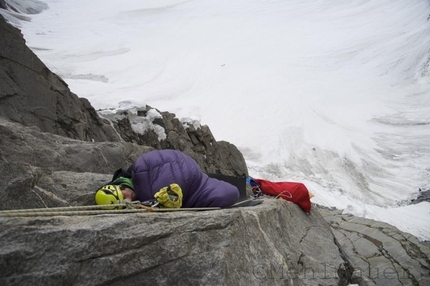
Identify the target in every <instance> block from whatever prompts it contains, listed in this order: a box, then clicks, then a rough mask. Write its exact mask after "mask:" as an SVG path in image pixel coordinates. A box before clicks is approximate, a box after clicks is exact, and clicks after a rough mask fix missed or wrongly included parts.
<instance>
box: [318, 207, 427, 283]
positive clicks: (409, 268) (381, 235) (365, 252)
mask: <svg viewBox="0 0 430 286" xmlns="http://www.w3.org/2000/svg"><path fill="white" fill-rule="evenodd" d="M320 213H321V214H322V215H323V216H324V217H325V219H326V220H327V221H328V222H329V223H330V225H331V227H332V229H333V232H334V234H335V237H336V239H337V241H338V243H339V245H340V247H341V248H342V249H343V250H344V251H345V253H346V256H347V258H348V261H349V262H350V264H351V266H352V267H353V268H354V274H353V279H354V277H355V278H360V279H362V281H366V284H367V285H387V286H391V285H430V247H428V246H425V245H423V244H421V243H420V242H419V241H418V240H417V239H416V238H415V237H414V236H412V235H410V234H407V233H404V232H401V231H399V230H398V229H397V228H395V227H393V226H391V225H389V224H386V223H383V222H378V221H374V220H371V219H365V218H359V217H355V216H352V215H344V214H342V212H341V211H339V210H328V209H320Z"/></svg>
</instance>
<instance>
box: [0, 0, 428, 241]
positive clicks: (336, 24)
mask: <svg viewBox="0 0 430 286" xmlns="http://www.w3.org/2000/svg"><path fill="white" fill-rule="evenodd" d="M6 2H18V3H21V6H23V8H22V9H24V10H25V9H26V7H25V4H22V3H30V4H29V5H31V7H32V8H34V9H35V10H37V11H42V12H41V13H40V14H27V15H25V18H23V19H24V20H21V21H15V25H17V26H20V28H21V29H22V32H23V34H24V36H25V39H26V40H27V44H28V45H29V47H30V48H32V49H33V51H34V52H35V53H36V54H37V55H38V56H39V57H40V58H41V59H42V61H43V62H44V63H45V64H47V66H48V67H49V68H50V69H51V70H52V71H54V72H55V73H57V74H58V75H60V76H61V77H62V78H63V79H64V80H65V81H66V82H67V83H68V84H69V86H70V88H71V90H72V91H73V92H74V93H76V94H78V95H79V96H80V97H85V98H88V99H89V100H90V102H91V103H92V105H93V106H94V107H95V108H96V109H106V110H111V113H112V114H113V113H115V114H116V112H117V111H112V109H115V110H118V109H119V110H121V109H124V104H125V105H129V106H130V107H131V109H133V108H134V110H137V109H138V108H139V107H144V106H145V105H150V106H153V107H155V108H157V109H158V110H161V111H169V112H174V113H176V115H177V116H178V117H179V118H184V120H183V123H184V124H192V125H195V126H200V124H204V125H208V126H209V127H210V128H211V131H212V133H213V134H214V136H215V138H216V139H217V140H225V141H229V142H231V143H232V144H235V145H236V146H237V147H238V148H239V149H240V150H241V151H242V153H243V154H244V156H245V159H246V161H247V164H248V167H249V171H250V175H251V176H254V177H259V178H264V179H269V180H275V181H300V182H303V183H305V184H306V185H307V186H308V188H309V189H310V190H311V191H312V192H313V193H314V194H315V195H316V196H315V198H313V199H312V201H313V202H315V203H319V204H323V205H326V206H333V207H337V208H340V209H344V210H345V212H348V213H352V214H355V215H358V216H364V217H368V218H372V219H376V220H381V221H385V222H388V223H390V224H392V225H394V226H396V227H398V228H399V229H401V230H403V231H407V232H409V233H411V234H414V235H416V236H417V237H418V238H419V239H421V240H430V208H429V203H420V204H417V205H409V206H406V205H403V204H401V203H400V202H403V201H405V200H408V199H411V198H413V197H416V196H417V195H418V190H419V188H421V189H423V190H427V189H429V188H430V144H429V142H430V67H429V66H430V20H429V14H430V3H429V2H428V1H427V0H378V1H369V0H350V1H336V0H289V1H280V0H272V1H262V0H260V1H257V0H229V1H226V0H205V1H183V0H128V1H123V2H121V3H120V4H119V3H118V1H113V0H103V1H101V0H92V1H84V0H74V1H65V0H64V1H61V0H44V1H37V0H32V1H26V2H23V1H19V0H14V1H11V0H9V1H8V0H6ZM45 5H47V7H48V8H47V9H46V6H45ZM31 7H30V8H31ZM2 14H4V15H6V14H7V13H6V12H2ZM7 16H8V19H9V18H11V16H10V15H9V14H7ZM25 19H27V20H29V21H25ZM131 112H132V111H131ZM105 113H109V111H106V112H105ZM112 114H111V115H112ZM157 116H159V114H158V112H156V111H155V110H154V111H153V112H151V113H150V114H149V115H148V117H147V118H145V119H141V120H142V121H140V122H138V121H136V122H134V125H133V128H135V130H140V131H142V130H145V128H157V127H156V126H154V125H152V126H151V122H152V121H151V120H153V119H154V118H156V117H157ZM155 131H156V132H157V134H158V135H159V138H160V139H163V136H165V134H164V133H163V132H164V130H159V129H158V130H155ZM163 134H164V135H163Z"/></svg>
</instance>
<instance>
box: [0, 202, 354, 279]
mask: <svg viewBox="0 0 430 286" xmlns="http://www.w3.org/2000/svg"><path fill="white" fill-rule="evenodd" d="M333 240H334V237H333V234H332V232H331V229H330V226H329V225H328V224H327V222H325V220H324V218H323V217H322V216H321V215H320V214H319V213H318V212H311V214H310V215H309V216H308V215H306V214H305V213H304V212H303V211H302V210H301V209H300V208H299V207H298V206H297V205H295V204H292V203H289V202H285V201H280V200H274V199H265V201H264V203H263V204H261V205H259V206H256V207H248V208H246V207H245V208H236V209H225V210H216V211H205V212H181V213H177V212H176V213H142V214H118V215H97V216H74V217H66V216H55V217H48V218H37V217H35V218H32V217H30V218H0V241H1V242H2V244H3V245H8V247H7V248H5V247H2V248H1V249H0V284H1V285H347V278H348V276H350V275H351V271H350V268H349V266H348V265H347V263H346V262H345V261H344V259H343V258H342V254H341V252H340V250H339V248H338V247H337V245H336V244H335V243H333Z"/></svg>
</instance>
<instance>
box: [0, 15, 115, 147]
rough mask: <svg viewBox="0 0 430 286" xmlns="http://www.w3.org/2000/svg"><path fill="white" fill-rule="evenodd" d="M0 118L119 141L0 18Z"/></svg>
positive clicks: (77, 136)
mask: <svg viewBox="0 0 430 286" xmlns="http://www.w3.org/2000/svg"><path fill="white" fill-rule="evenodd" d="M0 67H1V68H0V116H1V117H3V118H6V119H8V120H10V121H13V122H19V123H21V124H23V125H25V126H37V127H39V128H40V130H41V131H43V132H50V133H53V134H58V135H62V136H67V137H69V138H74V139H80V140H85V141H119V138H118V136H117V135H116V133H115V132H114V131H113V129H112V127H111V126H110V125H109V124H107V123H106V122H105V121H103V120H102V119H101V118H100V117H98V116H97V114H96V112H95V110H94V108H93V107H92V106H91V105H90V104H89V102H88V101H87V100H86V99H80V98H78V97H77V96H76V95H75V94H73V93H72V92H71V91H70V90H69V88H68V86H67V84H66V83H65V82H64V81H63V80H62V79H61V78H59V77H58V76H57V75H56V74H54V73H52V72H51V71H50V70H49V69H48V68H47V67H46V66H45V64H43V63H42V62H41V61H40V60H39V58H37V57H36V55H35V54H34V53H33V52H32V51H31V50H30V49H29V48H28V47H27V46H26V45H25V40H24V38H23V36H22V34H21V33H20V31H19V30H18V29H16V28H14V27H13V26H12V25H9V24H8V23H6V21H5V20H4V19H3V17H2V16H1V15H0Z"/></svg>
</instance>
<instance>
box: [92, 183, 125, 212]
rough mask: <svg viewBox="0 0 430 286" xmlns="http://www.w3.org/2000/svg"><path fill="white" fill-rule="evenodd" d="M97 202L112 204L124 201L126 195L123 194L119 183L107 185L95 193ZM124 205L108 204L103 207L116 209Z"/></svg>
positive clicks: (99, 203)
mask: <svg viewBox="0 0 430 286" xmlns="http://www.w3.org/2000/svg"><path fill="white" fill-rule="evenodd" d="M95 199H96V204H98V205H112V204H122V203H124V196H123V195H122V192H121V189H120V186H118V185H105V186H103V187H101V188H100V189H99V190H98V191H97V192H96V195H95ZM122 208H123V207H122V206H106V207H103V209H107V210H114V209H122Z"/></svg>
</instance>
